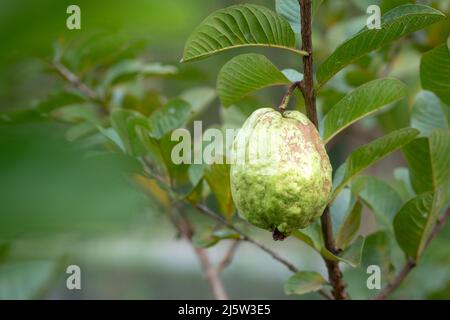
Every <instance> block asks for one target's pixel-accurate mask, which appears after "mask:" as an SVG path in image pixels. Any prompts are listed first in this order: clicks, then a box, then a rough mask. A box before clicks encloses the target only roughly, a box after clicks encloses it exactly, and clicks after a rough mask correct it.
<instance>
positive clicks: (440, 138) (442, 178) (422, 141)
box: [403, 129, 450, 194]
mask: <svg viewBox="0 0 450 320" xmlns="http://www.w3.org/2000/svg"><path fill="white" fill-rule="evenodd" d="M403 154H404V155H405V158H406V161H407V162H408V166H409V173H410V178H411V183H412V186H413V188H414V190H415V191H416V193H417V194H420V193H424V192H428V191H437V190H438V189H439V188H440V187H442V186H444V187H445V186H447V184H448V181H449V179H450V167H449V163H450V132H449V131H448V130H443V129H436V130H435V131H433V133H432V134H431V136H430V138H418V139H416V140H414V141H413V142H412V143H410V144H409V145H407V146H405V147H404V148H403Z"/></svg>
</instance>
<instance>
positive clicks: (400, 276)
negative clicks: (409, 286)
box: [373, 208, 450, 300]
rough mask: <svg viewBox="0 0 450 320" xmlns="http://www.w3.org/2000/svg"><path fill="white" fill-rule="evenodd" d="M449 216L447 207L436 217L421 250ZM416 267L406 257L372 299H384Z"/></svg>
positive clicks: (428, 243)
mask: <svg viewBox="0 0 450 320" xmlns="http://www.w3.org/2000/svg"><path fill="white" fill-rule="evenodd" d="M449 218H450V208H449V209H447V211H446V212H445V213H444V214H443V215H442V217H440V218H439V219H438V221H437V222H436V224H435V226H434V228H433V230H432V231H431V234H430V236H429V237H428V239H427V242H426V243H425V247H424V249H423V250H425V249H426V248H427V247H428V246H429V245H430V243H431V241H433V239H434V238H436V236H437V235H438V234H439V232H440V231H441V230H442V228H444V226H445V223H446V222H447V220H448V219H449ZM415 267H416V262H415V261H414V260H413V259H411V258H408V260H407V261H406V263H405V265H404V266H403V268H402V269H401V270H400V272H399V273H398V274H397V276H396V277H395V278H394V279H393V280H392V281H391V282H390V283H389V284H388V285H387V286H386V287H385V288H384V289H383V290H382V291H381V292H380V293H379V294H377V295H376V296H375V297H373V300H384V299H386V298H387V297H388V296H389V295H390V294H391V293H392V292H394V291H395V290H396V289H397V288H398V287H399V286H400V284H401V283H402V282H403V280H405V278H406V277H407V276H408V275H409V273H410V272H411V271H412V270H413V269H414V268H415Z"/></svg>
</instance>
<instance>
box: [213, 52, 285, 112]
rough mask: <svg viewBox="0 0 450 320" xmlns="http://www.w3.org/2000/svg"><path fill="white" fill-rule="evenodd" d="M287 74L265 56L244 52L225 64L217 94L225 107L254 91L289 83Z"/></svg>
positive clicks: (219, 79) (221, 71) (219, 78)
mask: <svg viewBox="0 0 450 320" xmlns="http://www.w3.org/2000/svg"><path fill="white" fill-rule="evenodd" d="M289 83H290V81H289V80H288V78H286V76H285V75H284V74H283V73H282V72H281V71H279V70H278V69H277V67H275V66H274V65H273V64H272V63H271V62H270V61H269V59H267V58H266V57H265V56H263V55H260V54H252V53H251V54H243V55H240V56H237V57H235V58H233V59H232V60H230V61H229V62H228V63H227V64H225V65H224V66H223V68H222V70H220V73H219V77H218V79H217V94H218V95H219V97H220V100H221V102H222V104H223V105H224V106H225V107H229V106H230V105H232V104H234V103H235V102H238V101H239V100H241V99H242V98H244V97H245V96H247V95H248V94H250V93H251V92H253V91H256V90H259V89H262V88H266V87H269V86H275V85H285V84H289Z"/></svg>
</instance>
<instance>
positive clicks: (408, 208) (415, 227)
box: [394, 192, 439, 261]
mask: <svg viewBox="0 0 450 320" xmlns="http://www.w3.org/2000/svg"><path fill="white" fill-rule="evenodd" d="M438 214H439V211H438V210H436V206H435V194H434V193H432V192H427V193H423V194H421V195H418V196H417V197H415V198H413V199H411V200H410V201H408V202H407V203H406V204H405V205H404V206H403V207H402V208H401V209H400V211H399V212H398V214H397V215H396V217H395V219H394V231H395V237H396V239H397V242H398V244H399V245H400V247H401V248H402V250H403V252H405V254H406V255H407V256H408V257H411V258H413V259H414V260H416V261H417V260H418V259H419V257H420V255H421V254H422V252H423V250H424V248H425V245H426V241H427V239H428V237H429V235H430V233H431V230H432V228H433V226H434V224H435V222H436V219H437V217H438Z"/></svg>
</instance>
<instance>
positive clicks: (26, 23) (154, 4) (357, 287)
mask: <svg viewBox="0 0 450 320" xmlns="http://www.w3.org/2000/svg"><path fill="white" fill-rule="evenodd" d="M374 2H376V3H380V4H381V5H382V10H383V12H386V11H387V10H389V9H390V8H391V7H393V6H395V5H396V4H397V2H402V1H359V0H355V1H344V0H338V1H334V0H333V1H329V0H325V1H324V4H323V5H322V6H321V8H320V14H319V15H317V17H316V18H315V20H314V25H315V26H314V46H315V52H316V57H315V58H316V61H322V60H323V59H324V58H325V57H327V56H328V55H329V54H330V53H331V52H332V50H333V49H334V48H335V47H336V46H337V45H338V44H340V43H341V42H343V41H344V40H345V39H346V38H347V37H349V36H350V35H352V34H354V33H355V32H356V31H357V30H359V29H360V28H362V27H363V26H364V24H365V19H366V18H365V8H366V7H367V5H368V4H369V3H374ZM403 2H407V1H403ZM425 2H426V3H427V4H429V5H432V6H434V7H436V8H439V9H440V10H442V11H443V12H445V13H447V14H448V12H449V1H445V0H442V1H425ZM236 3H247V1H237V0H236V1H232V0H228V1H225V0H223V1H219V0H214V1H211V0H171V1H159V0H158V1H157V0H133V1H124V0H115V1H104V0H95V1H94V0H89V1H87V0H86V1H76V4H77V5H79V6H80V8H81V26H82V28H81V30H73V31H70V30H67V29H66V25H65V24H66V19H67V16H68V15H67V14H66V8H67V6H68V5H70V4H75V3H74V2H73V1H65V0H40V1H29V0H2V1H1V3H0V34H1V35H2V41H0V299H8V298H9V299H11V298H12V299H29V298H39V299H202V298H205V299H208V298H211V293H210V290H209V287H208V284H207V282H206V281H204V279H203V276H202V273H201V270H200V265H199V263H198V261H197V260H196V258H195V255H194V254H193V252H192V249H191V248H190V246H189V245H188V244H187V243H185V242H184V241H182V240H180V239H177V237H176V232H175V230H174V228H173V227H172V226H171V225H170V223H169V222H168V220H167V219H166V217H165V215H164V213H163V210H162V208H161V205H160V204H159V203H158V201H156V200H154V199H153V200H152V199H151V198H149V197H148V196H147V195H146V194H144V192H143V191H141V189H140V188H139V186H138V185H137V184H136V182H135V180H134V179H133V178H132V177H133V175H134V174H136V172H139V171H140V170H142V168H141V167H140V164H139V162H138V161H137V160H136V159H135V158H133V157H131V156H128V155H125V154H123V153H119V152H111V147H110V145H109V144H108V143H107V141H106V139H105V137H104V136H102V135H101V134H93V133H92V132H93V130H92V129H93V128H94V129H95V128H96V126H98V125H100V126H101V125H103V124H102V123H101V121H100V122H99V120H98V119H97V118H96V115H95V111H96V110H95V109H94V108H93V107H92V106H89V107H88V108H87V109H88V111H81V110H84V109H83V108H82V107H83V104H84V102H81V101H80V100H81V99H80V97H79V96H78V95H77V94H76V93H75V92H72V94H67V90H65V89H67V83H65V82H64V81H62V80H61V77H60V76H58V74H57V73H55V72H54V70H51V68H50V67H49V63H51V62H52V61H55V59H57V60H58V61H61V62H62V63H63V64H64V65H65V66H66V67H67V68H68V69H69V70H71V72H73V73H74V74H76V75H78V76H79V77H80V78H81V79H82V80H83V81H84V82H85V83H87V84H88V85H90V86H95V87H97V85H99V84H101V82H102V81H104V79H105V77H106V76H107V75H108V70H111V67H112V66H117V65H119V64H120V63H121V62H123V61H141V62H142V61H143V62H145V63H147V62H149V63H153V62H160V63H162V64H164V65H171V66H174V67H176V68H177V69H178V72H177V73H176V74H168V75H165V76H161V77H148V78H147V77H146V76H145V75H142V74H140V75H136V74H131V75H127V76H128V78H127V79H125V80H126V81H124V80H123V79H122V81H121V83H122V84H123V83H124V84H123V85H121V86H118V87H115V88H114V90H111V91H108V90H106V89H105V91H104V92H103V91H102V88H101V86H98V87H97V88H99V89H98V90H99V92H100V93H101V94H104V96H105V97H108V99H110V101H112V102H113V103H117V104H120V105H122V106H125V107H127V106H131V107H130V108H132V109H139V108H141V110H144V112H145V110H154V109H156V108H158V107H159V106H161V104H162V103H163V102H164V101H166V100H167V99H168V98H171V97H176V96H180V95H184V96H186V95H187V94H188V93H189V90H190V89H192V88H197V89H198V90H205V91H199V92H200V93H201V92H209V93H210V92H211V90H212V89H211V88H214V87H215V81H216V76H217V74H218V72H219V70H220V68H221V66H222V65H223V64H224V63H225V62H226V61H228V60H229V59H230V57H232V56H234V55H235V54H236V52H233V53H231V52H226V53H223V54H221V55H218V56H215V57H213V58H211V59H209V60H207V61H201V62H196V63H193V64H187V65H184V64H179V60H180V58H181V56H182V52H183V46H184V42H185V40H186V39H187V37H188V36H189V34H190V33H191V32H192V30H193V29H194V28H195V26H196V25H198V24H199V23H200V22H201V21H202V20H203V19H204V18H205V17H206V16H207V15H208V14H209V13H211V12H212V11H214V10H216V9H219V8H222V7H225V6H229V5H232V4H236ZM251 3H255V4H262V5H266V6H267V7H269V8H271V9H274V1H269V0H267V1H264V0H259V1H258V0H254V1H251ZM449 30H450V25H449V22H448V20H446V21H444V22H442V23H439V24H436V25H433V26H431V27H429V28H428V29H426V30H424V31H420V32H418V33H415V34H414V35H413V36H411V37H410V38H409V39H408V41H405V42H399V43H397V44H395V45H392V46H389V47H386V48H383V49H382V50H380V52H377V53H376V54H373V55H370V56H367V57H365V58H364V59H361V61H359V62H358V63H357V64H354V65H352V66H350V67H349V68H347V69H346V70H345V71H344V72H341V73H340V74H339V75H338V76H337V77H336V78H335V79H334V80H333V81H332V82H331V83H330V86H328V87H327V90H324V91H323V94H322V96H320V97H319V106H320V111H321V112H325V111H326V110H327V107H330V106H332V105H333V104H334V102H336V101H337V100H338V99H340V98H341V97H342V96H343V95H344V94H345V93H346V92H348V91H349V90H351V89H352V88H354V87H356V86H358V85H359V84H361V83H364V82H366V81H368V80H370V79H372V78H374V77H376V76H377V73H378V72H379V71H380V70H384V69H383V66H385V65H386V64H387V61H389V55H390V54H391V52H392V51H395V54H396V57H397V58H396V59H395V61H394V63H393V65H391V66H390V68H389V70H387V71H386V72H387V74H386V75H393V76H395V77H398V78H400V79H401V80H402V81H404V82H406V83H407V84H408V88H409V90H410V92H409V94H410V97H409V99H406V100H402V101H401V102H399V103H396V104H395V105H393V106H392V107H390V108H388V109H387V111H384V112H383V113H380V114H376V115H375V116H373V117H370V118H369V119H366V120H365V121H363V122H361V123H359V124H357V125H355V126H353V127H352V128H350V129H349V130H347V131H346V132H345V133H344V134H343V135H342V136H341V138H340V139H337V140H336V141H335V142H334V143H333V146H332V149H331V150H330V155H331V158H332V162H333V164H334V165H335V166H337V165H338V164H340V163H342V161H343V160H344V159H345V156H346V155H347V154H348V153H349V152H350V151H351V150H354V149H355V148H356V147H358V146H360V145H362V144H364V143H366V142H368V141H370V140H372V139H373V138H374V137H377V136H381V134H382V133H383V132H390V131H392V130H394V129H397V128H401V127H404V126H407V125H408V124H409V122H410V110H411V108H412V105H413V104H414V101H415V97H416V95H417V94H418V92H419V90H420V81H419V75H418V74H419V62H420V57H421V54H422V53H423V52H425V51H428V50H429V49H431V48H433V47H435V46H436V45H438V44H440V43H442V42H445V41H446V39H447V38H448V33H449ZM247 51H252V52H253V51H258V52H261V53H264V54H266V55H267V56H269V57H271V58H272V61H275V64H276V65H277V66H278V67H279V68H280V69H282V68H297V69H298V68H300V66H301V59H300V58H299V57H297V56H295V55H292V54H290V53H283V52H282V53H280V52H276V51H273V50H263V49H256V50H255V49H252V50H247V49H243V50H240V52H239V53H243V52H247ZM382 72H383V71H382ZM116 80H117V79H116ZM118 82H119V81H118ZM208 90H209V91H208ZM283 90H284V89H282V88H275V89H268V90H264V91H262V92H259V93H257V94H256V95H255V96H254V97H252V98H251V99H250V98H249V99H247V100H246V101H244V102H243V105H242V106H239V107H231V108H230V109H228V110H226V111H224V109H223V108H222V107H221V106H220V103H219V100H218V99H217V98H215V99H214V100H213V101H212V103H210V104H209V106H208V108H207V109H204V110H203V111H202V112H199V113H198V115H197V118H199V119H203V120H204V121H205V123H207V124H208V125H216V124H222V125H225V126H239V125H240V124H241V123H242V121H243V120H244V119H245V116H246V114H248V112H249V111H251V110H252V109H254V108H256V107H258V106H261V105H276V104H277V103H278V102H279V101H280V99H281V96H282V94H283ZM63 92H65V93H63ZM191 94H192V92H191ZM60 104H64V105H67V106H69V108H64V109H62V110H59V109H57V107H58V106H59V105H60ZM294 107H295V108H298V109H300V110H302V108H303V106H302V101H301V100H300V99H299V100H298V101H295V106H294ZM85 109H86V108H85ZM58 110H59V111H58ZM242 110H244V111H242ZM447 110H448V109H447ZM86 119H94V120H92V121H88V122H83V120H86ZM404 165H405V163H404V160H403V158H402V157H401V155H400V154H396V155H394V156H391V157H389V158H388V159H386V160H384V161H382V162H380V163H379V164H378V165H377V166H375V167H374V168H372V169H371V173H373V174H375V175H378V176H380V177H382V178H385V179H386V180H389V181H390V182H391V183H392V184H393V185H394V184H395V183H398V181H399V180H401V172H402V171H401V167H402V166H404ZM394 172H395V173H396V174H394ZM396 177H397V180H396ZM334 210H337V211H339V208H334ZM190 214H191V215H192V217H193V219H194V220H195V222H196V223H197V224H199V225H202V224H203V223H206V222H207V221H208V220H207V219H206V218H204V217H203V216H200V215H199V214H198V213H197V212H191V213H190ZM205 221H206V222H205ZM375 228H376V227H375V222H374V218H373V217H372V215H371V214H370V213H369V212H365V218H364V225H363V227H362V229H361V233H363V234H368V233H370V232H372V231H373V230H374V229H375ZM251 233H252V235H254V236H255V237H256V238H258V239H259V240H261V241H262V242H264V243H267V245H268V246H270V247H272V248H274V250H276V251H277V252H279V253H280V254H282V255H284V256H288V257H289V258H290V260H292V262H294V263H295V264H296V265H297V266H298V267H299V269H306V270H308V269H316V270H321V272H322V273H323V274H325V273H326V269H325V266H324V265H323V263H322V261H321V258H320V257H319V256H318V255H317V254H316V253H315V252H312V251H311V250H310V249H308V248H307V247H306V246H305V245H303V244H302V243H300V242H298V241H295V240H292V239H288V240H287V241H284V242H282V243H274V242H272V240H271V235H270V234H269V233H268V232H263V231H258V230H255V229H251ZM449 240H450V228H449V226H447V227H446V229H445V230H444V231H443V232H442V234H441V235H440V236H439V237H438V238H437V239H436V241H435V242H434V243H433V244H432V246H431V247H430V250H429V251H427V253H426V255H425V257H424V258H423V261H422V262H423V263H421V265H420V266H419V267H418V268H417V270H415V271H414V273H413V274H412V275H411V277H409V278H408V279H407V281H406V285H405V286H404V287H403V288H404V289H402V290H404V291H402V290H399V292H398V294H397V296H398V297H402V294H404V293H405V292H407V293H408V297H412V298H429V297H435V298H449V297H450V261H449V259H450V258H449V257H450V251H449V250H450V249H449V246H448V243H449V242H448V241H449ZM227 247H228V243H227V242H226V241H223V243H222V242H221V243H220V244H219V245H217V246H215V247H213V248H211V249H210V250H209V251H210V254H211V258H212V260H213V261H218V260H219V259H220V257H221V256H222V254H223V253H224V252H225V250H226V248H227ZM394 255H396V256H397V260H399V261H400V259H401V254H400V252H397V253H395V254H394ZM69 264H76V265H79V266H80V267H81V270H82V290H80V291H77V290H75V291H69V290H67V289H66V287H65V280H66V277H67V275H66V274H65V268H66V267H67V266H68V265H69ZM261 266H264V268H262V267H261ZM345 274H346V276H347V272H345ZM289 275H290V274H289V272H288V271H287V270H285V269H284V268H283V267H282V266H280V265H279V264H278V263H277V262H275V261H274V260H272V259H270V257H268V256H267V255H266V254H265V253H263V252H261V251H258V250H256V249H255V248H254V247H252V246H251V245H250V244H246V243H244V244H242V245H241V246H240V247H239V249H238V252H237V255H236V257H235V259H234V261H233V263H232V264H231V266H230V267H228V268H227V269H226V271H225V272H224V275H223V280H224V283H225V286H226V289H227V291H228V294H229V296H230V297H232V298H235V299H245V298H246V299H253V298H255V299H269V298H270V299H285V298H288V297H286V296H285V294H284V292H283V283H284V282H285V281H286V279H287V278H288V277H289ZM365 279H366V274H365V271H364V269H362V268H361V269H360V270H356V271H353V272H352V273H351V274H350V273H348V278H347V282H348V283H349V290H350V294H351V296H352V297H354V298H366V297H368V295H369V294H372V293H371V292H369V291H368V290H367V289H366V288H365V287H366V286H365ZM408 288H409V289H408ZM410 288H416V289H415V290H414V292H411V289H410ZM402 292H403V293H402ZM306 298H316V296H315V295H310V296H306Z"/></svg>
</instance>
